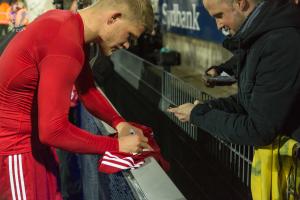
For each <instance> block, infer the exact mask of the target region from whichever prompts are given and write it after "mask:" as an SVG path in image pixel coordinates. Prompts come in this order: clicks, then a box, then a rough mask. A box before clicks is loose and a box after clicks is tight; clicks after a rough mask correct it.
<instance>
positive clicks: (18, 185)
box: [8, 155, 26, 200]
mask: <svg viewBox="0 0 300 200" xmlns="http://www.w3.org/2000/svg"><path fill="white" fill-rule="evenodd" d="M8 163H9V164H8V165H9V180H10V188H11V194H12V200H17V199H18V200H22V199H23V200H26V190H25V183H24V175H23V166H22V156H21V155H13V156H8ZM16 196H17V197H18V198H17V199H16Z"/></svg>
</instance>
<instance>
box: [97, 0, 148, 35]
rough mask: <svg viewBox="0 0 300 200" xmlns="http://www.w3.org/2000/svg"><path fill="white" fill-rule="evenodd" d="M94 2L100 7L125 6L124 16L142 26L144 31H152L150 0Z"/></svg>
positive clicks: (105, 0) (99, 0) (104, 0)
mask: <svg viewBox="0 0 300 200" xmlns="http://www.w3.org/2000/svg"><path fill="white" fill-rule="evenodd" d="M95 4H97V5H98V6H100V7H109V8H123V9H124V6H125V9H126V10H127V12H126V13H125V17H127V18H128V19H130V20H132V21H135V22H137V23H138V24H141V25H142V26H144V27H145V32H147V33H151V32H152V31H153V26H154V13H153V8H152V5H151V2H150V0H98V1H97V2H96V3H95ZM126 14H127V15H126Z"/></svg>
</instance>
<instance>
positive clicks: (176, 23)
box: [152, 0, 224, 42]
mask: <svg viewBox="0 0 300 200" xmlns="http://www.w3.org/2000/svg"><path fill="white" fill-rule="evenodd" d="M152 3H156V6H158V7H156V9H155V10H156V12H158V16H159V17H158V18H159V21H160V23H161V25H162V27H163V29H164V30H165V31H168V32H173V33H177V34H181V35H186V36H190V37H197V38H201V39H204V40H210V41H215V42H222V41H223V39H224V37H223V35H222V34H221V33H220V32H219V31H218V30H217V26H216V23H215V21H214V19H213V18H212V17H211V16H210V15H209V14H208V12H207V11H206V10H205V8H204V6H203V3H202V0H152Z"/></svg>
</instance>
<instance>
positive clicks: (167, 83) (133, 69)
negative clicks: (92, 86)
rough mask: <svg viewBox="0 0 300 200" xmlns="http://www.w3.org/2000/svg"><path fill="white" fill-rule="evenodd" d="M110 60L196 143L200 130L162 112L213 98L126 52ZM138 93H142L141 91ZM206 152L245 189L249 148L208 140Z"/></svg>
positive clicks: (121, 74) (251, 154) (250, 150)
mask: <svg viewBox="0 0 300 200" xmlns="http://www.w3.org/2000/svg"><path fill="white" fill-rule="evenodd" d="M112 59H113V61H114V63H115V70H116V72H117V73H119V75H120V76H122V78H124V79H125V80H126V81H127V82H128V83H130V84H131V85H132V86H133V87H134V88H136V89H140V86H141V85H144V86H147V87H148V89H150V90H152V92H153V93H155V94H157V95H159V96H160V100H159V102H158V109H160V110H161V111H163V112H164V113H165V114H166V115H167V116H168V117H169V118H170V119H171V120H172V121H174V122H175V123H176V124H177V125H178V126H179V127H181V128H182V129H183V130H184V131H185V132H186V133H187V134H188V135H189V136H190V137H191V138H192V139H194V140H195V141H197V139H198V135H199V134H200V132H201V130H200V129H199V128H197V127H195V126H193V125H191V124H190V123H182V122H180V121H179V120H178V119H177V118H176V117H175V116H174V115H173V114H170V113H168V112H166V109H167V108H168V107H169V106H170V105H173V104H174V105H181V104H183V103H186V102H193V101H194V100H195V99H199V100H202V101H205V100H209V99H212V98H213V97H212V96H210V95H208V94H207V93H205V92H203V91H200V89H198V88H195V87H193V86H192V85H190V84H187V83H185V82H184V81H183V80H181V79H179V78H177V77H176V76H174V75H173V74H170V73H168V72H166V71H164V70H163V68H162V67H159V66H156V65H153V64H151V63H149V62H147V61H145V60H143V59H141V58H140V57H137V56H136V55H134V54H132V53H130V52H128V51H125V50H121V51H119V52H117V53H116V54H115V55H114V56H113V57H112ZM140 91H141V92H144V91H145V90H140ZM207 150H208V152H209V153H210V154H211V155H212V156H213V157H215V158H216V159H217V160H218V161H220V162H221V163H222V164H224V166H226V167H227V168H229V169H230V170H231V171H232V172H233V174H234V175H235V176H236V177H238V178H239V180H240V181H241V182H242V184H244V185H246V186H247V187H249V185H250V173H251V160H252V157H253V147H250V146H244V145H236V144H231V143H227V142H224V141H222V140H220V139H218V138H214V137H210V138H209V139H208V141H207Z"/></svg>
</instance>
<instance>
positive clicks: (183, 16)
mask: <svg viewBox="0 0 300 200" xmlns="http://www.w3.org/2000/svg"><path fill="white" fill-rule="evenodd" d="M167 8H168V4H167V3H163V4H162V14H163V19H162V24H164V25H167V27H168V28H171V27H175V28H183V29H190V30H195V31H200V26H199V23H198V19H199V16H200V12H197V10H196V4H192V10H191V11H185V10H181V9H180V7H179V4H177V3H174V4H172V9H171V10H168V9H167Z"/></svg>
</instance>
